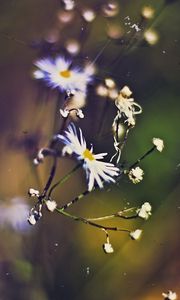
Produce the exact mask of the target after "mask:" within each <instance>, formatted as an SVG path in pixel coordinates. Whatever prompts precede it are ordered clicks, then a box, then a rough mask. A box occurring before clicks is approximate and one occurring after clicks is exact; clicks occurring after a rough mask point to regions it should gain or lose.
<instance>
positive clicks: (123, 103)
mask: <svg viewBox="0 0 180 300" xmlns="http://www.w3.org/2000/svg"><path fill="white" fill-rule="evenodd" d="M131 94H132V92H131V90H130V89H129V87H128V86H124V87H123V88H122V89H121V90H120V92H119V95H118V97H117V99H116V101H115V105H116V106H117V108H118V117H119V118H121V114H123V116H124V117H125V119H126V120H125V122H128V125H129V126H134V125H135V118H134V116H135V115H137V114H141V113H142V108H141V106H140V105H139V104H138V103H136V102H135V101H134V98H129V97H130V96H131Z"/></svg>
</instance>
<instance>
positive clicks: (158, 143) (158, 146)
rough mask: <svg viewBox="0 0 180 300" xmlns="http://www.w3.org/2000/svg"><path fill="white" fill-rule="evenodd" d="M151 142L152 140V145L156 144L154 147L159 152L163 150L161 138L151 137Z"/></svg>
mask: <svg viewBox="0 0 180 300" xmlns="http://www.w3.org/2000/svg"><path fill="white" fill-rule="evenodd" d="M152 142H153V144H154V146H156V149H157V150H158V151H159V152H162V151H163V149H164V142H163V140H161V139H159V138H153V140H152Z"/></svg>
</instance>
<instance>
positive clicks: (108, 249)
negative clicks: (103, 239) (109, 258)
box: [103, 243, 114, 254]
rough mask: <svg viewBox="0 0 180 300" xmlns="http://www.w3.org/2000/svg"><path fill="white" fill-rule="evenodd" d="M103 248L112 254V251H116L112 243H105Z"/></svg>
mask: <svg viewBox="0 0 180 300" xmlns="http://www.w3.org/2000/svg"><path fill="white" fill-rule="evenodd" d="M103 250H104V252H105V253H107V254H111V253H113V252H114V249H113V247H112V245H111V244H110V243H105V244H103Z"/></svg>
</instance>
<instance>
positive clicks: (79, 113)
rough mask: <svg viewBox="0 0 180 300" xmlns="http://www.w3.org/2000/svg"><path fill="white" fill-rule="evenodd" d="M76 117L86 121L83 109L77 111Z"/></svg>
mask: <svg viewBox="0 0 180 300" xmlns="http://www.w3.org/2000/svg"><path fill="white" fill-rule="evenodd" d="M76 116H77V117H78V118H80V119H84V114H83V111H82V110H81V109H78V110H77V113H76Z"/></svg>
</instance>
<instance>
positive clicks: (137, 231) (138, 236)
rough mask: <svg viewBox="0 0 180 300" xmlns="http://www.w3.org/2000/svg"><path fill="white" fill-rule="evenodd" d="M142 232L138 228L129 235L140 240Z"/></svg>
mask: <svg viewBox="0 0 180 300" xmlns="http://www.w3.org/2000/svg"><path fill="white" fill-rule="evenodd" d="M141 234H142V230H141V229H136V230H135V231H131V232H130V234H129V235H130V237H131V238H132V239H133V240H138V239H139V238H140V237H141Z"/></svg>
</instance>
